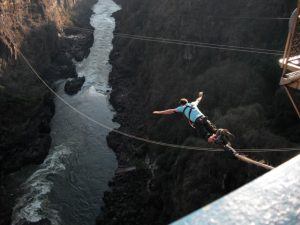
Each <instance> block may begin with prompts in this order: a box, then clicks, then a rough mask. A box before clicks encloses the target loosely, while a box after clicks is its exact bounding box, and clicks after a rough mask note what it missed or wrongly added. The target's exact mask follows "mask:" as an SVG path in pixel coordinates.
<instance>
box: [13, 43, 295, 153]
mask: <svg viewBox="0 0 300 225" xmlns="http://www.w3.org/2000/svg"><path fill="white" fill-rule="evenodd" d="M15 48H16V51H17V52H18V53H19V55H20V56H21V57H22V59H23V60H24V62H25V63H26V64H27V66H28V67H29V68H30V70H31V71H32V72H33V73H34V74H35V75H36V77H37V78H38V79H39V80H40V81H41V82H42V83H43V84H44V85H45V86H46V88H47V89H48V90H49V91H50V92H51V93H52V94H53V95H54V96H55V97H57V98H58V99H59V100H60V101H62V102H63V103H64V104H65V105H66V106H68V107H69V108H70V109H71V110H73V111H74V112H76V113H77V114H79V115H80V116H82V117H83V118H85V119H87V120H89V121H91V122H93V123H95V124H97V125H99V126H100V127H102V128H105V129H107V130H108V131H111V132H114V133H116V134H120V135H122V136H125V137H127V138H131V139H134V140H137V141H141V142H145V143H148V144H154V145H159V146H164V147H169V148H177V149H186V150H196V151H209V152H221V151H224V150H223V149H216V148H200V147H197V146H188V145H177V144H170V143H165V142H161V141H154V140H151V139H146V138H143V137H139V136H136V135H133V134H129V133H126V132H123V131H120V130H117V129H114V128H112V127H110V126H107V125H105V124H103V123H101V122H99V121H97V120H95V119H94V118H92V117H90V116H89V115H87V114H85V113H83V112H82V111H80V110H78V109H77V108H75V107H74V106H73V105H71V104H70V103H69V102H67V101H66V100H65V99H64V98H63V97H61V96H60V95H59V94H58V93H56V92H55V91H54V90H53V89H52V88H51V87H50V86H49V85H48V83H47V82H46V81H45V80H44V79H43V78H42V77H41V76H40V75H39V73H38V72H37V70H36V69H35V68H34V67H33V66H32V64H31V63H30V62H29V60H28V59H27V58H26V57H25V55H24V54H23V53H22V51H21V50H20V49H18V48H17V47H16V46H15ZM237 150H238V151H239V152H287V151H300V148H278V149H267V148H260V149H237Z"/></svg>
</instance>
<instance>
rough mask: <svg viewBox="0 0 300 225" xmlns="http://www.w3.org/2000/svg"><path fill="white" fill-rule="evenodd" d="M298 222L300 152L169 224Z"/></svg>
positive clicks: (289, 224) (295, 224) (269, 224)
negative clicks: (269, 170)
mask: <svg viewBox="0 0 300 225" xmlns="http://www.w3.org/2000/svg"><path fill="white" fill-rule="evenodd" d="M221 224H222V225H244V224H245V225H300V155H298V156H297V157H295V158H293V159H291V160H290V161H288V162H286V163H284V164H283V165H281V166H279V167H278V168H276V169H274V170H272V171H271V172H268V173H266V174H265V175H263V176H261V177H259V178H257V179H256V180H254V181H252V182H250V183H249V184H246V185H245V186H243V187H241V188H239V189H237V190H236V191H234V192H232V193H230V194H228V195H226V196H225V197H223V198H221V199H219V200H217V201H215V202H213V203H211V204H210V205H207V206H205V207H203V208H202V209H200V210H198V211H195V212H194V213H191V214H190V215H188V216H186V217H184V218H182V219H180V220H178V221H177V222H174V223H172V225H221Z"/></svg>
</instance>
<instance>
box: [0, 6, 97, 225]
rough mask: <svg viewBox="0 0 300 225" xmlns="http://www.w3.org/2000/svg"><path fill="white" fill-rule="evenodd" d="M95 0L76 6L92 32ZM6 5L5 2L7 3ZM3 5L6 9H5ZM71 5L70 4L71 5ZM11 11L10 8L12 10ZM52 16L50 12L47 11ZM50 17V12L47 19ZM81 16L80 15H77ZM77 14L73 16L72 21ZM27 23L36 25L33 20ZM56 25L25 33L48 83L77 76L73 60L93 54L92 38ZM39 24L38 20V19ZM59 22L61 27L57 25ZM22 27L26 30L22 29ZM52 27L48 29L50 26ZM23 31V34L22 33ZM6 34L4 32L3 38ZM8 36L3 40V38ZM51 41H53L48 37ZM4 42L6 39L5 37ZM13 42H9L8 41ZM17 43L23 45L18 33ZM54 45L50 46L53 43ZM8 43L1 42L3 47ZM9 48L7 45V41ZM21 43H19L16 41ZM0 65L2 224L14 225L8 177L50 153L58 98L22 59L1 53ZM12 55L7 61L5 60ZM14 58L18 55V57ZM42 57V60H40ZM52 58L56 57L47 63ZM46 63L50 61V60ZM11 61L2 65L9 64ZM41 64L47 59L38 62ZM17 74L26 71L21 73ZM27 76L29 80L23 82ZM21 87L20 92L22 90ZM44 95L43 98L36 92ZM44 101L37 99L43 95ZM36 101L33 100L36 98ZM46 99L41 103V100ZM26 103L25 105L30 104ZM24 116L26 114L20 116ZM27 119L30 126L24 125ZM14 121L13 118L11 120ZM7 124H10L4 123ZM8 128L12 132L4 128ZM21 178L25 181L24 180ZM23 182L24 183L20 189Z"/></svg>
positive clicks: (28, 50)
mask: <svg viewBox="0 0 300 225" xmlns="http://www.w3.org/2000/svg"><path fill="white" fill-rule="evenodd" d="M95 2H96V1H95V0H90V1H88V2H85V3H84V4H82V2H79V3H78V5H77V6H79V7H80V8H79V9H78V8H77V9H76V8H74V11H73V13H74V14H73V16H74V17H73V21H74V22H75V23H76V21H80V23H77V25H81V26H84V27H87V28H92V27H91V26H90V25H89V18H90V16H91V14H92V11H91V10H90V7H91V6H92V5H93V4H94V3H95ZM3 4H5V2H4V3H3ZM1 7H2V5H1ZM70 7H71V6H70ZM8 10H10V8H8ZM15 10H16V12H14V11H11V13H14V14H15V15H16V16H17V15H18V16H21V18H22V17H24V16H26V17H28V18H31V19H32V18H34V19H32V20H35V18H38V16H39V14H40V13H42V12H41V11H39V10H36V11H35V9H33V11H31V12H24V11H22V10H24V9H23V8H22V7H21V6H18V7H15ZM47 13H49V14H50V12H47ZM55 13H57V15H56V18H55V19H56V20H57V21H60V22H62V21H63V19H62V18H64V17H63V16H60V14H59V13H58V12H55ZM49 14H46V15H47V16H48V15H49ZM75 14H76V15H75ZM6 16H7V17H9V16H10V14H5V13H4V15H3V17H2V19H5V17H6ZM71 17H72V16H71V15H70V18H71ZM28 21H31V20H30V19H29V20H28ZM57 21H55V22H53V24H50V25H49V24H48V25H43V22H41V27H39V26H37V25H38V23H35V24H34V26H33V27H32V28H31V29H32V30H31V33H29V34H28V35H26V37H25V39H26V40H27V41H24V42H26V44H23V43H21V44H20V45H22V50H23V53H24V54H25V55H26V56H27V57H28V58H29V59H30V60H31V62H32V63H33V64H34V66H36V67H37V68H38V71H39V72H40V73H41V74H42V75H43V76H44V79H46V80H47V81H48V82H49V83H53V82H55V81H56V80H58V79H62V78H67V77H76V76H77V74H76V71H75V65H74V64H73V62H72V59H73V58H74V57H76V58H78V59H83V58H84V57H86V56H87V55H88V54H89V48H90V47H91V45H92V43H93V36H92V35H91V34H87V33H85V32H72V34H73V35H77V36H80V38H77V39H72V38H69V36H70V34H71V33H70V32H69V33H67V32H66V33H63V32H61V31H59V30H58V29H56V28H55V26H58V27H60V26H62V25H63V24H60V23H56V22H57ZM35 22H36V21H35ZM13 23H14V19H12V20H10V22H9V23H7V27H2V31H3V32H4V35H5V34H6V33H9V32H10V31H9V27H10V25H11V24H13ZM55 23H56V24H55ZM18 26H19V27H18V29H20V30H22V29H24V30H26V27H27V26H32V25H31V24H30V23H29V22H28V23H27V24H24V26H23V25H22V24H21V25H20V23H19V24H18ZM22 26H23V27H22ZM43 26H44V27H47V26H48V29H49V30H48V31H45V30H43ZM45 29H47V28H45ZM20 32H22V31H20ZM35 32H40V33H39V35H38V36H36V35H34V34H35ZM1 35H3V34H1ZM1 37H3V36H1ZM37 37H39V38H40V40H44V42H45V43H47V42H48V45H49V46H48V47H50V48H52V47H53V48H52V49H51V50H47V48H39V47H37V45H38V44H37V42H35V40H36V39H37ZM49 37H51V39H50V40H49V39H48V38H49ZM1 40H2V39H1ZM7 41H9V39H7ZM14 41H20V42H21V41H22V40H21V38H20V37H19V36H18V35H17V34H16V36H15V39H14ZM50 42H51V43H50ZM2 43H3V42H1V44H2ZM4 44H5V43H4ZM15 44H17V43H15ZM2 47H3V48H4V51H3V53H7V54H14V53H13V52H11V53H8V52H6V47H5V45H4V46H2V45H1V48H2ZM2 57H3V58H2V59H3V61H2V64H1V76H0V78H1V84H2V85H3V86H4V87H5V88H4V90H3V91H2V92H1V93H0V94H1V95H0V98H1V124H2V125H1V138H2V139H3V141H1V142H2V143H1V151H0V155H1V157H0V161H1V193H0V208H1V212H0V218H1V219H0V224H1V225H8V224H11V213H12V208H13V207H14V204H15V201H16V197H17V196H18V194H20V193H18V192H19V191H20V189H19V187H17V186H11V185H9V184H7V182H8V180H9V179H8V177H7V176H8V175H9V176H13V173H15V172H16V171H19V170H20V169H22V168H23V167H25V166H27V165H37V164H40V163H42V162H43V161H44V159H45V157H46V156H47V155H48V151H49V148H50V146H51V136H50V132H51V128H50V123H51V119H52V117H53V115H54V113H55V110H56V109H55V105H54V102H53V96H52V95H51V94H50V93H49V92H48V91H47V90H45V89H44V88H43V87H41V84H40V83H38V82H39V81H37V80H36V78H35V77H34V76H33V74H32V72H31V71H30V70H29V69H28V67H27V66H26V65H25V64H24V63H23V62H22V60H21V59H20V58H18V57H17V56H16V59H17V60H16V61H14V60H13V59H12V58H9V57H7V56H5V55H2ZM6 57H7V59H6ZM14 57H15V56H14ZM38 57H39V59H38ZM48 57H49V58H50V57H53V59H51V60H48ZM46 59H47V60H46ZM5 60H7V61H6V63H3V62H5ZM41 60H45V61H44V62H43V63H41V64H39V63H40V62H41ZM18 71H23V73H20V72H18ZM18 73H20V74H21V75H19V76H18V79H17V80H13V79H12V78H13V77H14V76H15V74H18ZM24 78H25V79H24ZM18 86H20V88H19V89H18ZM22 89H24V90H26V89H27V90H30V91H27V93H26V94H25V93H23V92H22V91H21V90H22ZM38 92H39V94H37V93H38ZM37 95H38V96H41V97H38V96H37ZM31 98H32V100H31ZM39 98H41V100H40V99H39ZM25 100H26V102H25ZM20 112H25V113H22V114H20ZM23 117H24V120H25V121H26V122H25V123H24V122H23ZM8 118H9V119H8ZM4 121H5V123H4ZM5 128H6V129H7V130H5ZM8 131H14V133H13V136H11V135H10V133H9V132H8ZM20 180H22V179H20ZM21 183H22V181H20V183H19V184H17V185H21Z"/></svg>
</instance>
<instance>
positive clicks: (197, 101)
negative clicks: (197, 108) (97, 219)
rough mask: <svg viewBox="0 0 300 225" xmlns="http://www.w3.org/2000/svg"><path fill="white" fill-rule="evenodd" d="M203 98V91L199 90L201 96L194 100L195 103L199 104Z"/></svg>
mask: <svg viewBox="0 0 300 225" xmlns="http://www.w3.org/2000/svg"><path fill="white" fill-rule="evenodd" d="M202 98H203V92H202V91H201V92H199V97H198V98H197V99H196V100H195V101H194V102H193V104H195V105H198V104H199V103H200V102H201V100H202Z"/></svg>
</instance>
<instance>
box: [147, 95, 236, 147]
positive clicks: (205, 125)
mask: <svg viewBox="0 0 300 225" xmlns="http://www.w3.org/2000/svg"><path fill="white" fill-rule="evenodd" d="M202 98H203V92H199V96H198V98H197V99H196V100H195V101H193V102H191V103H190V102H188V100H187V99H186V98H182V99H180V101H179V104H180V105H179V106H178V107H177V108H174V109H167V110H163V111H154V112H153V114H156V115H157V114H160V115H170V114H173V113H182V114H184V116H185V117H186V118H187V119H188V122H189V124H190V126H191V127H193V128H195V129H196V130H197V131H198V132H199V134H200V135H201V136H202V138H203V139H204V140H206V141H207V142H208V143H210V144H212V143H215V144H218V145H226V144H229V143H230V140H233V138H234V135H233V134H231V133H230V132H229V131H228V130H227V129H223V128H221V129H217V128H216V126H215V125H214V124H213V123H212V122H211V121H209V120H208V119H207V117H206V116H205V115H204V114H203V113H202V112H201V110H200V109H199V108H198V105H199V103H200V102H201V100H202Z"/></svg>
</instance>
